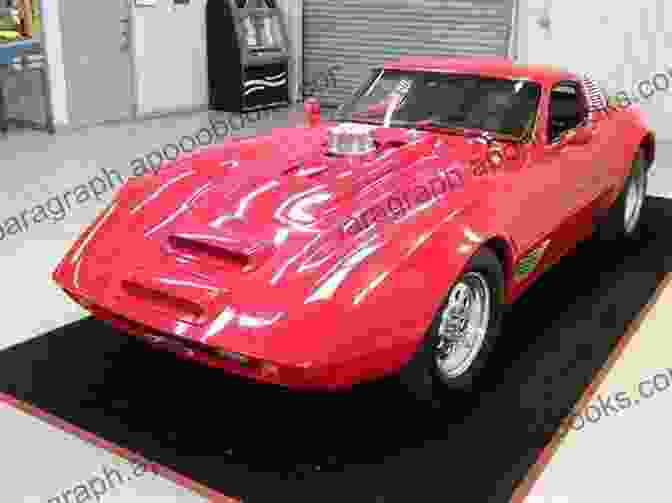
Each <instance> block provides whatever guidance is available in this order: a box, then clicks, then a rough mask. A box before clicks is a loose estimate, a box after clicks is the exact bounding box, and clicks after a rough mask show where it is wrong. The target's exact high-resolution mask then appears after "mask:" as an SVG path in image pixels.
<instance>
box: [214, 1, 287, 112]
mask: <svg viewBox="0 0 672 503" xmlns="http://www.w3.org/2000/svg"><path fill="white" fill-rule="evenodd" d="M206 28H207V51H208V80H209V88H210V95H209V96H210V97H209V103H210V108H211V109H213V110H221V111H226V112H236V113H241V112H249V111H252V110H262V109H265V108H273V107H278V106H285V105H288V104H289V61H290V56H289V40H288V37H287V29H286V24H285V22H284V19H283V13H282V11H281V10H280V9H279V8H278V7H277V6H276V4H275V0H209V1H208V4H207V8H206Z"/></svg>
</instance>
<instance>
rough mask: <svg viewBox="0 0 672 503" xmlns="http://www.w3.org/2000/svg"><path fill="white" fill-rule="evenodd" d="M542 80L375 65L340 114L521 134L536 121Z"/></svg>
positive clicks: (386, 121)
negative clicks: (399, 68) (379, 68)
mask: <svg viewBox="0 0 672 503" xmlns="http://www.w3.org/2000/svg"><path fill="white" fill-rule="evenodd" d="M540 94H541V88H540V85H539V84H537V83H535V82H530V81H527V80H515V79H498V78H490V77H483V76H480V75H459V74H445V73H436V72H414V71H398V70H376V71H375V72H374V74H373V76H372V77H371V79H369V81H368V82H366V83H365V84H364V85H363V86H362V87H361V88H360V89H359V91H358V92H356V93H355V95H354V98H353V99H352V101H350V102H349V103H346V104H344V105H343V106H342V107H341V108H340V109H339V113H338V117H337V119H338V120H342V121H349V122H364V123H368V124H376V125H382V126H391V127H410V128H415V127H418V128H423V127H440V128H448V129H456V130H457V131H458V132H460V131H462V130H481V131H486V132H489V133H492V134H494V135H497V136H504V137H510V138H511V139H521V138H523V137H524V136H525V135H526V134H527V133H529V132H530V130H531V129H532V127H533V125H534V120H535V117H536V112H537V106H538V103H539V96H540Z"/></svg>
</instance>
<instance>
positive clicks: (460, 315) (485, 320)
mask: <svg viewBox="0 0 672 503" xmlns="http://www.w3.org/2000/svg"><path fill="white" fill-rule="evenodd" d="M489 323H490V288H489V287H488V283H487V280H486V279H485V277H484V276H483V275H482V274H481V273H478V272H469V273H467V274H465V275H464V277H463V278H462V279H461V280H460V281H459V282H458V283H457V284H456V285H455V286H454V287H453V288H452V290H451V291H450V294H449V297H448V302H447V303H446V305H445V307H444V308H443V311H442V312H441V321H440V324H439V334H438V335H439V337H438V341H437V343H436V346H435V348H434V358H435V362H436V366H437V369H438V371H439V374H440V376H441V378H442V379H444V380H446V379H454V378H456V377H458V376H460V375H462V374H464V373H465V372H466V371H467V370H468V369H469V367H470V366H471V364H472V363H473V361H474V360H475V359H476V356H477V355H478V352H479V351H480V350H481V347H482V346H483V341H484V340H485V334H486V332H487V329H488V324H489Z"/></svg>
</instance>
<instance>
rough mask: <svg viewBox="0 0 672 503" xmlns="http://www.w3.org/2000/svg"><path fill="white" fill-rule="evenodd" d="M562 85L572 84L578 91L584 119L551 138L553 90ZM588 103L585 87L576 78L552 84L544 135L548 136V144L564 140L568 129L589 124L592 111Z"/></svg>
mask: <svg viewBox="0 0 672 503" xmlns="http://www.w3.org/2000/svg"><path fill="white" fill-rule="evenodd" d="M562 86H570V87H572V88H573V89H574V91H575V93H576V99H577V102H578V104H579V106H580V110H581V111H582V113H583V120H581V121H580V122H578V123H577V124H576V126H574V127H572V128H569V129H565V130H564V131H562V132H561V133H560V134H559V135H558V136H557V137H555V138H551V137H550V128H551V124H552V123H553V121H552V119H553V117H552V115H551V106H552V102H553V92H554V91H555V90H556V88H558V87H562ZM588 105H589V104H588V101H587V98H586V95H585V92H584V88H583V85H582V84H581V82H578V81H576V80H561V81H559V82H556V83H555V84H553V86H551V88H550V90H549V91H548V105H547V107H546V131H545V133H544V135H545V137H546V145H557V144H558V143H560V141H561V140H562V137H563V135H565V134H567V132H568V131H573V130H576V129H577V128H579V127H583V126H585V125H586V124H588V123H589V122H590V111H589V106H588Z"/></svg>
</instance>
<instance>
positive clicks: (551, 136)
mask: <svg viewBox="0 0 672 503" xmlns="http://www.w3.org/2000/svg"><path fill="white" fill-rule="evenodd" d="M546 106H547V108H546V123H545V125H544V126H543V127H544V128H545V130H544V131H543V134H542V136H544V137H545V141H544V144H543V146H542V147H541V148H540V149H538V151H537V159H536V160H535V162H534V168H535V169H536V170H538V171H539V172H540V173H541V172H543V173H545V174H546V175H547V176H546V177H544V182H545V183H544V187H545V191H544V197H543V199H544V200H546V201H547V202H546V203H545V204H544V205H543V208H544V209H543V210H542V211H548V212H550V214H549V215H548V216H547V220H548V221H549V227H548V228H547V229H545V230H544V234H545V235H544V236H539V237H538V238H537V239H536V240H533V242H531V243H529V244H530V246H532V247H533V246H537V245H538V242H540V241H542V242H546V241H548V243H547V244H546V248H545V252H544V257H543V260H541V262H542V264H541V265H542V267H541V268H543V267H544V266H545V265H547V264H551V263H554V262H556V261H557V260H558V259H559V258H560V257H562V256H563V255H565V254H566V253H567V252H568V251H569V250H571V249H573V248H574V247H575V246H576V244H577V242H579V241H580V240H582V239H585V238H586V237H588V236H589V235H590V234H591V232H592V230H593V214H592V213H593V204H592V203H593V202H594V201H595V200H596V198H597V197H598V196H599V193H600V187H601V185H602V183H603V181H602V179H601V175H600V173H601V170H603V169H604V168H603V167H601V166H600V167H598V169H596V167H595V162H594V161H595V160H594V157H593V155H592V147H593V145H592V144H591V143H592V141H593V139H594V138H595V135H596V133H597V131H598V127H599V125H598V124H593V123H591V122H590V118H589V114H588V107H587V101H586V99H585V97H584V95H583V88H582V86H581V85H579V83H578V82H575V81H563V82H559V83H557V84H556V85H554V86H553V87H552V88H551V90H550V93H549V95H548V103H547V105H546Z"/></svg>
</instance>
